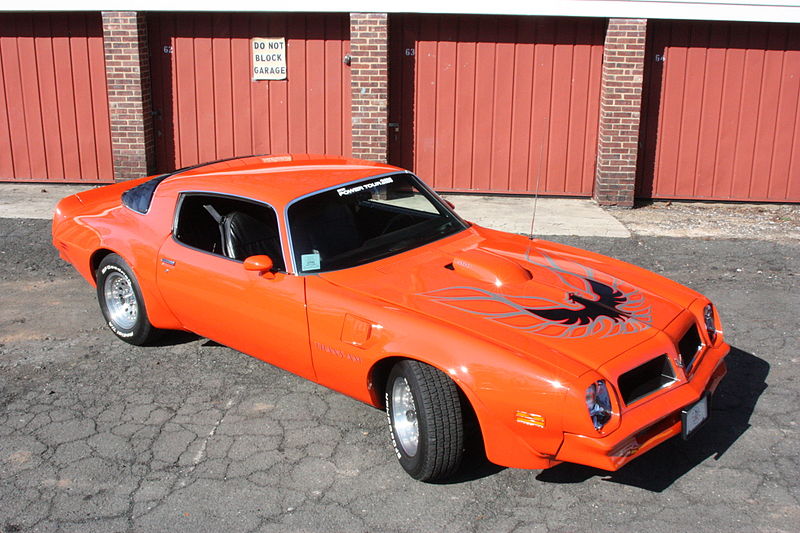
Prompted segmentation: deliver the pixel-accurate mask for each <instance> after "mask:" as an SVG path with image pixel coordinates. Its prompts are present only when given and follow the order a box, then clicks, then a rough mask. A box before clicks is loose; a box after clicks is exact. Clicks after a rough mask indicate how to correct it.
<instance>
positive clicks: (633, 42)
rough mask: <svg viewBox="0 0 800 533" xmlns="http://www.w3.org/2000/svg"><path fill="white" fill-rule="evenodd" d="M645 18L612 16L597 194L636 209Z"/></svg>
mask: <svg viewBox="0 0 800 533" xmlns="http://www.w3.org/2000/svg"><path fill="white" fill-rule="evenodd" d="M646 33H647V20H645V19H610V20H609V21H608V31H607V32H606V40H605V49H604V51H603V74H602V81H601V89H600V131H599V137H598V145H597V170H596V175H595V187H594V197H595V199H596V200H597V201H598V203H600V205H616V206H621V207H632V206H633V196H634V192H635V187H636V158H637V155H638V142H639V121H640V114H641V105H642V82H643V75H644V48H645V37H646Z"/></svg>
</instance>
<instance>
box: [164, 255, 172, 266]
mask: <svg viewBox="0 0 800 533" xmlns="http://www.w3.org/2000/svg"><path fill="white" fill-rule="evenodd" d="M161 262H162V263H164V264H165V265H169V266H175V261H173V260H172V259H167V258H166V257H162V258H161Z"/></svg>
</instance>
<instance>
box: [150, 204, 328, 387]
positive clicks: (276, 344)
mask: <svg viewBox="0 0 800 533" xmlns="http://www.w3.org/2000/svg"><path fill="white" fill-rule="evenodd" d="M177 209H178V212H177V216H176V217H175V223H174V228H173V233H172V235H171V236H170V237H169V238H168V239H167V240H166V241H165V242H164V244H163V245H162V247H161V249H160V251H159V256H158V261H159V265H158V274H157V280H158V287H159V289H160V291H161V294H162V295H163V297H164V299H165V301H166V302H167V305H168V306H169V307H170V309H171V310H172V312H173V313H174V314H175V316H176V318H178V320H180V322H181V324H183V326H184V327H185V328H186V329H188V330H190V331H193V332H195V333H197V334H199V335H202V336H204V337H208V338H210V339H213V340H215V341H217V342H219V343H221V344H224V345H226V346H230V347H231V348H234V349H236V350H239V351H241V352H244V353H247V354H249V355H252V356H255V357H258V358H259V359H263V360H265V361H268V362H270V363H274V364H276V365H278V366H280V367H282V368H285V369H286V370H289V371H291V372H294V373H295V374H299V375H301V376H303V377H306V378H308V379H314V371H313V367H312V364H311V354H310V348H309V340H308V325H307V320H306V309H305V288H304V283H305V281H304V279H303V278H302V277H300V276H294V275H289V274H287V273H286V272H285V268H284V259H283V253H282V250H281V249H280V238H279V228H278V223H277V217H276V215H275V211H274V209H272V208H271V207H270V206H268V205H266V204H262V203H257V202H253V201H249V200H244V199H238V198H234V197H230V196H223V195H210V194H199V193H184V194H182V195H181V197H180V199H179V201H178V208H177ZM240 215H241V216H240ZM231 217H239V218H240V219H243V220H246V221H250V224H251V227H246V224H245V227H237V228H236V231H239V232H241V233H242V234H254V235H255V237H254V238H255V239H256V240H258V239H259V236H262V235H264V234H266V233H269V232H270V231H274V235H275V237H276V240H273V241H271V242H273V243H277V244H273V245H270V244H269V242H266V243H261V244H259V243H258V242H256V243H248V245H247V246H245V247H243V248H242V249H241V250H237V251H234V252H232V251H231V250H230V244H231V240H232V239H230V235H228V236H227V237H228V240H227V241H226V235H225V231H226V223H227V225H228V226H231V224H230V219H231ZM258 224H260V225H258ZM253 226H255V231H254V227H253ZM262 240H264V239H262ZM266 240H269V239H266ZM239 244H240V243H238V242H237V246H238V245H239ZM242 250H243V251H242ZM254 252H257V253H254ZM247 255H269V256H270V257H271V259H272V260H273V263H274V265H275V272H273V273H262V272H253V271H247V270H245V268H244V265H243V260H244V259H245V256H247Z"/></svg>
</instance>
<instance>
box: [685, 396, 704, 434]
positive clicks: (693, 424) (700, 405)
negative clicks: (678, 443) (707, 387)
mask: <svg viewBox="0 0 800 533" xmlns="http://www.w3.org/2000/svg"><path fill="white" fill-rule="evenodd" d="M710 396H711V395H710V394H708V393H706V394H704V395H703V397H702V398H700V399H699V400H698V401H696V402H695V403H693V404H692V405H689V406H687V407H685V408H683V409H681V437H683V440H687V439H688V438H689V437H691V436H692V435H693V434H694V433H695V431H697V430H698V429H699V428H700V426H702V425H703V424H705V423H706V422H707V421H708V413H709V406H710V404H711V401H710Z"/></svg>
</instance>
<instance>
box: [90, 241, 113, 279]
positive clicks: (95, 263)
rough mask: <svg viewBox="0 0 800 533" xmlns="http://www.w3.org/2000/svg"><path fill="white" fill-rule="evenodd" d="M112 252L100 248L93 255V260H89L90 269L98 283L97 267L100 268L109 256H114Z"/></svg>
mask: <svg viewBox="0 0 800 533" xmlns="http://www.w3.org/2000/svg"><path fill="white" fill-rule="evenodd" d="M113 253H114V252H112V251H111V250H107V249H105V248H100V249H99V250H96V251H95V252H94V253H93V254H92V257H91V259H90V260H89V267H90V268H91V271H92V278H93V279H94V280H95V282H96V281H97V267H99V266H100V262H101V261H102V260H103V259H104V258H105V257H106V256H107V255H109V254H113Z"/></svg>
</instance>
